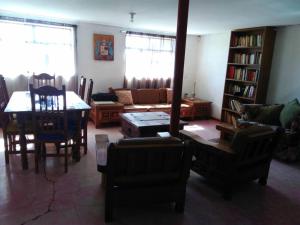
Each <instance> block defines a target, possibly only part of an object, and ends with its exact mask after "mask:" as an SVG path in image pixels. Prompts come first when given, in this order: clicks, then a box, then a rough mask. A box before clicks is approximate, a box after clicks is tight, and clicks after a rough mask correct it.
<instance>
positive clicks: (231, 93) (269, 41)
mask: <svg viewBox="0 0 300 225" xmlns="http://www.w3.org/2000/svg"><path fill="white" fill-rule="evenodd" d="M275 35H276V32H275V30H274V29H273V28H272V27H256V28H246V29H239V30H233V31H232V32H231V38H230V45H229V54H228V63H227V72H226V78H225V87H224V94H223V105H222V116H221V120H222V122H227V123H232V122H233V121H234V120H235V119H236V118H237V117H239V113H238V112H237V111H238V109H239V108H240V107H239V104H243V103H247V104H249V103H255V104H260V103H265V100H266V95H267V87H268V83H269V76H270V69H271V63H272V55H273V48H274V41H275Z"/></svg>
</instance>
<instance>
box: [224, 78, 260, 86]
mask: <svg viewBox="0 0 300 225" xmlns="http://www.w3.org/2000/svg"><path fill="white" fill-rule="evenodd" d="M226 81H232V82H240V83H245V84H250V85H256V82H255V81H248V80H236V79H229V78H227V79H226Z"/></svg>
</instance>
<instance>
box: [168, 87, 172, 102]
mask: <svg viewBox="0 0 300 225" xmlns="http://www.w3.org/2000/svg"><path fill="white" fill-rule="evenodd" d="M172 99H173V90H172V89H170V88H167V103H168V104H172Z"/></svg>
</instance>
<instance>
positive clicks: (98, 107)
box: [90, 101, 124, 128]
mask: <svg viewBox="0 0 300 225" xmlns="http://www.w3.org/2000/svg"><path fill="white" fill-rule="evenodd" d="M91 107H92V109H91V111H90V118H91V120H92V121H93V122H94V124H95V126H96V128H99V127H101V125H102V124H104V123H112V122H120V116H119V114H120V113H122V112H123V111H124V105H123V104H121V103H118V102H114V103H107V104H105V103H104V102H101V103H99V102H94V101H92V103H91Z"/></svg>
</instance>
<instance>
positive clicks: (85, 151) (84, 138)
mask: <svg viewBox="0 0 300 225" xmlns="http://www.w3.org/2000/svg"><path fill="white" fill-rule="evenodd" d="M83 132H84V135H83V140H82V141H83V146H84V154H86V153H87V129H84V131H83Z"/></svg>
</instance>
